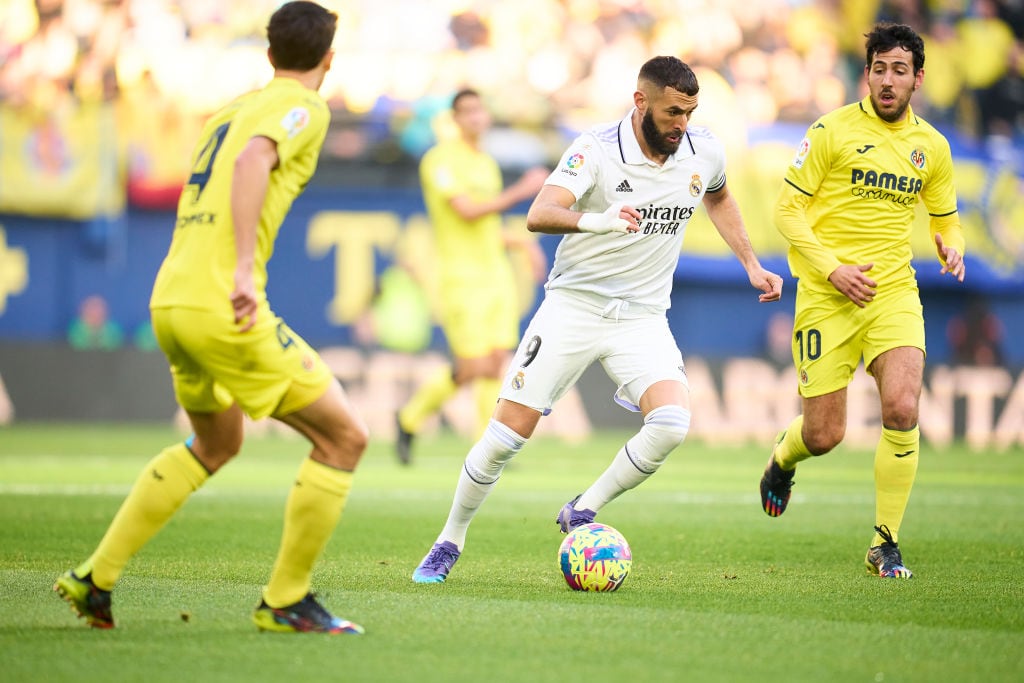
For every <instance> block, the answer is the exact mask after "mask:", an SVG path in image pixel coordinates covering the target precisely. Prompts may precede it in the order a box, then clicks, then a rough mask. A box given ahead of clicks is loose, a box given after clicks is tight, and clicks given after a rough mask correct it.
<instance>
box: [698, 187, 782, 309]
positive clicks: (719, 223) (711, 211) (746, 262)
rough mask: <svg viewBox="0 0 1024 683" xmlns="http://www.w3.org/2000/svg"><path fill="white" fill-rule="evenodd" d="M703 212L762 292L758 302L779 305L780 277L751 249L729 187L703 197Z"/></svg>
mask: <svg viewBox="0 0 1024 683" xmlns="http://www.w3.org/2000/svg"><path fill="white" fill-rule="evenodd" d="M704 208H705V209H706V210H707V212H708V217H709V218H710V219H711V222H712V223H713V224H714V226H715V229H716V230H717V231H718V234H719V235H721V236H722V239H723V240H725V243H726V244H728V245H729V248H730V249H732V253H734V254H735V255H736V258H737V259H738V260H739V262H740V263H741V264H742V265H743V269H744V270H745V271H747V277H748V278H749V279H750V284H752V285H753V286H754V287H756V288H757V289H760V290H761V292H762V294H761V296H759V297H758V299H759V300H760V301H762V302H765V301H778V300H779V299H780V298H782V277H781V276H780V275H778V274H776V273H773V272H771V271H769V270H765V269H764V267H763V266H761V262H760V261H759V260H758V258H757V255H756V254H755V253H754V248H753V247H752V246H751V245H750V237H749V235H747V229H746V227H745V226H744V225H743V216H742V215H741V214H740V207H739V204H737V203H736V198H735V197H733V196H732V194H731V193H730V192H729V188H728V186H726V185H722V187H721V189H719V190H716V191H715V192H706V193H704Z"/></svg>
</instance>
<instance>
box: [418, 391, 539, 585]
mask: <svg viewBox="0 0 1024 683" xmlns="http://www.w3.org/2000/svg"><path fill="white" fill-rule="evenodd" d="M540 417H541V413H540V412H538V411H536V410H534V409H533V408H527V407H526V406H523V405H521V404H518V403H513V402H511V401H505V400H499V401H498V405H497V407H496V408H495V411H494V418H493V419H492V420H491V421H490V423H489V424H488V426H487V429H485V430H484V433H483V435H482V436H481V437H480V439H479V440H477V442H476V443H475V444H473V447H472V448H470V449H469V453H468V454H467V455H466V460H465V461H464V463H463V466H462V470H461V471H460V472H459V480H458V483H457V484H456V486H455V495H454V496H453V499H452V505H451V508H450V509H449V511H448V518H447V519H446V520H445V524H444V528H442V529H441V533H440V534H439V535H438V537H437V540H436V541H435V542H434V545H433V547H432V548H431V549H430V552H428V553H427V555H426V556H425V557H424V558H423V560H421V561H420V564H419V565H418V566H417V567H416V569H415V571H413V575H412V579H413V581H415V582H416V583H443V582H444V581H445V580H446V579H447V578H448V573H449V572H450V571H451V569H452V566H453V565H454V564H455V561H456V560H458V559H459V556H460V555H461V554H462V549H463V547H464V546H465V543H466V534H467V532H468V531H469V525H470V523H471V522H472V521H473V518H474V517H475V516H476V513H477V511H479V509H480V507H481V506H482V505H483V503H484V500H486V499H487V496H488V495H489V494H490V492H491V491H492V490H493V489H494V486H495V484H497V483H498V478H499V477H501V472H502V470H504V468H505V465H507V464H508V462H509V461H510V460H512V458H514V457H515V456H516V454H518V453H519V451H520V450H521V449H522V447H523V446H524V445H525V444H526V441H527V439H528V438H529V437H530V435H532V434H533V431H534V429H535V428H536V427H537V423H538V422H539V421H540Z"/></svg>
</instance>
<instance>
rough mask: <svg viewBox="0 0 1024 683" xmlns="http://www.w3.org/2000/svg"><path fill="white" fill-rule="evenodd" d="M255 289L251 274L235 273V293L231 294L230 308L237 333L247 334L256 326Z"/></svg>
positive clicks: (256, 303) (256, 304)
mask: <svg viewBox="0 0 1024 683" xmlns="http://www.w3.org/2000/svg"><path fill="white" fill-rule="evenodd" d="M257 306H258V301H257V300H256V287H255V286H254V285H253V282H252V273H237V272H236V273H235V291H233V292H231V308H233V309H234V311H235V323H236V324H238V325H240V327H239V328H238V331H239V332H248V331H249V330H250V329H252V326H253V325H255V324H256V308H257Z"/></svg>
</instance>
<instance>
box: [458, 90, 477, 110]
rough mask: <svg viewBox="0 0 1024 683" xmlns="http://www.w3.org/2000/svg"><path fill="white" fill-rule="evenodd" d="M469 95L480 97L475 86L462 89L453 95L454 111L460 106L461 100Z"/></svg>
mask: <svg viewBox="0 0 1024 683" xmlns="http://www.w3.org/2000/svg"><path fill="white" fill-rule="evenodd" d="M467 97H480V93H478V92H477V91H476V90H474V89H473V88H463V89H462V90H460V91H458V92H457V93H455V95H454V96H453V97H452V111H455V109H456V108H457V107H458V106H459V102H461V101H462V100H464V99H465V98H467Z"/></svg>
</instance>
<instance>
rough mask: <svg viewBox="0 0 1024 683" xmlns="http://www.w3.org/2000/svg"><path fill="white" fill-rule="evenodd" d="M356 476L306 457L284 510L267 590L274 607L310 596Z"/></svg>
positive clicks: (268, 598) (265, 592)
mask: <svg viewBox="0 0 1024 683" xmlns="http://www.w3.org/2000/svg"><path fill="white" fill-rule="evenodd" d="M351 489H352V473H351V472H346V471H344V470H339V469H335V468H333V467H328V466H327V465H324V464H322V463H319V462H316V461H315V460H313V459H312V458H306V460H305V461H304V462H303V463H302V466H301V467H299V474H298V476H297V477H296V478H295V485H294V486H293V487H292V490H291V493H290V494H289V495H288V502H287V504H286V505H285V509H284V533H283V534H282V536H281V547H280V549H279V550H278V552H277V560H276V561H275V562H274V570H273V572H271V574H270V581H269V582H268V583H267V587H266V589H264V591H263V599H264V600H266V602H267V604H268V605H270V606H271V607H286V606H288V605H291V604H293V603H296V602H298V601H299V600H302V598H304V597H306V594H307V593H309V586H310V580H311V577H312V574H313V564H314V563H315V562H316V560H317V558H318V557H320V553H322V552H323V550H324V547H325V546H326V545H327V541H328V540H329V539H330V537H331V533H332V532H333V531H334V527H335V526H337V524H338V520H339V519H340V518H341V511H342V510H343V509H344V507H345V501H346V500H348V493H349V491H350V490H351Z"/></svg>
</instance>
